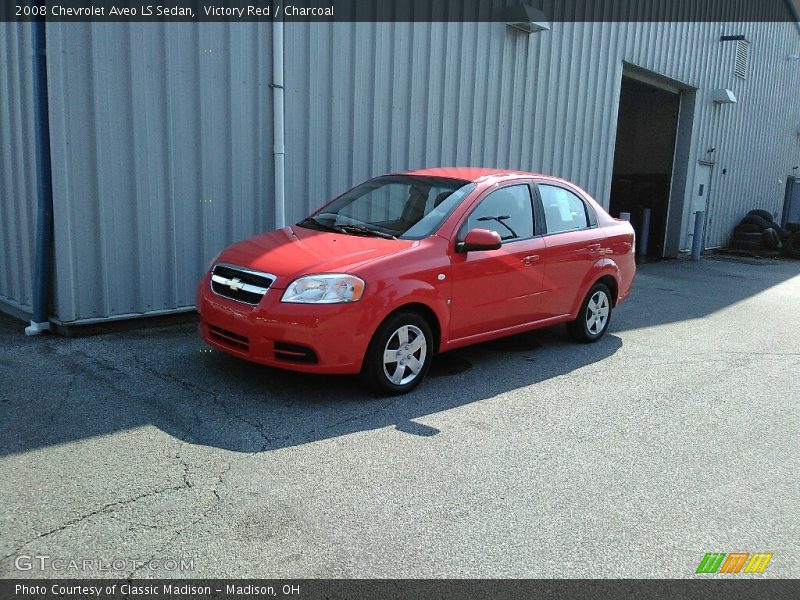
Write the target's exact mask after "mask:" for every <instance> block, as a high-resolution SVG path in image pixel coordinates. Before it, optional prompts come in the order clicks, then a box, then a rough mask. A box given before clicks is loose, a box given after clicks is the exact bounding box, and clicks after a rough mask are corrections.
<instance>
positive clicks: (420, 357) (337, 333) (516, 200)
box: [197, 168, 636, 394]
mask: <svg viewBox="0 0 800 600" xmlns="http://www.w3.org/2000/svg"><path fill="white" fill-rule="evenodd" d="M635 270H636V266H635V263H634V233H633V229H632V228H631V226H630V224H629V223H627V222H626V221H621V220H619V219H614V218H612V217H610V216H609V215H608V213H606V212H605V210H603V208H602V207H601V206H600V205H599V204H598V203H597V202H595V201H594V200H593V199H592V198H591V197H590V196H589V195H588V194H587V193H586V192H584V191H583V190H581V189H580V188H579V187H577V186H575V185H574V184H572V183H569V182H568V181H564V180H562V179H557V178H554V177H548V176H544V175H536V174H533V173H523V172H519V171H505V170H498V169H477V168H438V169H425V170H419V171H411V172H407V173H399V174H393V175H384V176H381V177H376V178H374V179H370V180H369V181H366V182H365V183H362V184H361V185H359V186H357V187H355V188H353V189H351V190H350V191H347V192H345V193H344V194H342V195H341V196H339V197H337V198H335V199H334V200H332V201H331V202H329V203H328V204H326V205H325V206H323V207H322V208H321V209H319V210H318V211H317V212H315V213H313V214H312V215H311V216H309V217H307V218H305V219H303V220H302V221H300V222H299V223H297V224H296V225H292V226H290V227H284V228H282V229H278V230H275V231H271V232H269V233H264V234H261V235H257V236H255V237H253V238H250V239H247V240H244V241H241V242H238V243H237V244H234V245H233V246H230V247H228V248H226V249H225V250H223V251H222V252H221V253H220V254H219V256H218V257H217V258H216V259H215V260H214V261H212V264H211V266H210V268H209V271H208V273H206V275H205V276H204V277H203V280H202V281H201V282H200V285H199V288H198V292H197V308H198V311H199V312H200V332H201V335H202V337H203V339H204V340H205V341H206V342H208V343H209V344H210V345H212V346H213V347H215V348H217V349H219V350H222V351H224V352H227V353H229V354H232V355H234V356H238V357H240V358H243V359H246V360H250V361H253V362H257V363H262V364H265V365H270V366H273V367H279V368H283V369H291V370H294V371H304V372H310V373H312V372H313V373H360V374H361V375H362V377H363V378H364V379H365V380H366V381H367V382H368V383H369V384H370V385H371V386H372V387H373V388H375V389H377V390H378V391H380V392H383V393H387V394H399V393H404V392H408V391H410V390H411V389H413V388H414V387H415V386H416V385H417V384H419V382H420V381H421V380H422V378H423V377H424V375H425V373H426V371H427V370H428V367H429V366H430V364H431V360H432V358H433V355H434V354H436V353H438V352H445V351H447V350H452V349H454V348H460V347H462V346H467V345H469V344H475V343H477V342H483V341H486V340H490V339H494V338H498V337H502V336H507V335H511V334H515V333H520V332H523V331H528V330H531V329H537V328H539V327H546V326H548V325H554V324H556V323H566V324H567V329H568V331H569V333H570V334H571V336H572V337H573V338H574V339H576V340H577V341H580V342H594V341H597V340H598V339H600V338H601V337H602V336H603V334H604V333H605V332H606V330H607V329H608V324H609V320H610V318H611V310H612V308H613V307H615V306H616V305H617V304H618V303H620V302H622V301H623V300H624V299H625V298H626V297H627V296H628V295H629V294H630V291H631V283H632V281H633V276H634V272H635Z"/></svg>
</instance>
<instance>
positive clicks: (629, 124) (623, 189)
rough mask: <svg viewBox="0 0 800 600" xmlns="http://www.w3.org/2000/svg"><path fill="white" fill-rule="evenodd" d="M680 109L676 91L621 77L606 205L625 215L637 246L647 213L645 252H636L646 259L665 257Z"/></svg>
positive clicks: (614, 211)
mask: <svg viewBox="0 0 800 600" xmlns="http://www.w3.org/2000/svg"><path fill="white" fill-rule="evenodd" d="M679 106H680V94H679V93H677V92H670V91H667V90H665V89H661V88H658V87H655V86H652V85H649V84H646V83H643V82H641V81H637V80H636V79H631V78H630V77H623V78H622V90H621V93H620V100H619V115H618V117H617V142H616V147H615V149H614V172H613V176H612V180H611V200H610V205H609V207H610V209H611V214H612V215H613V216H615V217H618V216H619V215H620V213H623V212H627V213H630V215H631V223H632V224H633V227H634V229H635V230H636V236H637V238H636V239H637V245H638V244H639V243H641V242H642V240H643V239H644V236H643V233H644V232H643V230H642V229H643V222H645V221H646V220H647V215H648V210H649V222H650V223H649V227H648V231H647V233H648V235H647V248H643V247H640V248H638V249H637V253H642V254H645V255H646V256H647V257H649V258H661V257H663V256H664V242H665V237H666V228H667V209H668V208H669V195H670V185H671V183H672V165H673V157H674V153H675V136H676V132H677V125H678V108H679Z"/></svg>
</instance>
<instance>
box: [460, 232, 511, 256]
mask: <svg viewBox="0 0 800 600" xmlns="http://www.w3.org/2000/svg"><path fill="white" fill-rule="evenodd" d="M502 245H503V240H501V239H500V234H499V233H497V232H496V231H492V230H490V229H470V230H469V231H468V232H467V236H466V237H465V238H464V241H463V242H459V243H458V244H456V252H472V251H474V250H497V249H498V248H499V247H500V246H502Z"/></svg>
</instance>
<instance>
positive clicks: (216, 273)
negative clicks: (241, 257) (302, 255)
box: [211, 263, 275, 306]
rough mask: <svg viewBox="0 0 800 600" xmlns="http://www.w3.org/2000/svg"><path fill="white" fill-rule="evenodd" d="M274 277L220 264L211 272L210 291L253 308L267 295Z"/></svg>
mask: <svg viewBox="0 0 800 600" xmlns="http://www.w3.org/2000/svg"><path fill="white" fill-rule="evenodd" d="M273 281H275V276H274V275H271V274H269V273H261V272H259V271H251V270H250V269H245V268H244V267H237V266H236V265H228V264H224V263H220V264H218V265H216V266H215V267H214V270H213V271H212V272H211V289H212V290H214V293H215V294H219V295H220V296H224V297H225V298H230V299H231V300H236V301H237V302H244V303H245V304H252V305H253V306H255V305H256V304H258V303H259V302H261V299H262V298H263V297H264V294H266V293H267V290H268V289H269V286H271V285H272V282H273Z"/></svg>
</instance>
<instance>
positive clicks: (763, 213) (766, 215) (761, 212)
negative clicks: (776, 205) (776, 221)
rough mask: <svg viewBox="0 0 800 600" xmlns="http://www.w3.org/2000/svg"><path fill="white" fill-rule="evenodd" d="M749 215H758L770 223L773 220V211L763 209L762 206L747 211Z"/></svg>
mask: <svg viewBox="0 0 800 600" xmlns="http://www.w3.org/2000/svg"><path fill="white" fill-rule="evenodd" d="M747 215H748V216H751V215H755V216H757V217H761V218H762V219H764V220H765V221H767V222H768V223H769V222H770V221H772V213H771V212H769V211H766V210H761V209H760V208H754V209H753V210H751V211H750V212H749V213H747Z"/></svg>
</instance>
